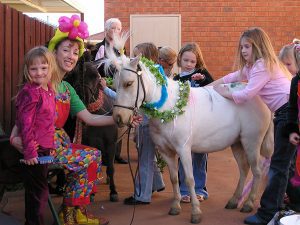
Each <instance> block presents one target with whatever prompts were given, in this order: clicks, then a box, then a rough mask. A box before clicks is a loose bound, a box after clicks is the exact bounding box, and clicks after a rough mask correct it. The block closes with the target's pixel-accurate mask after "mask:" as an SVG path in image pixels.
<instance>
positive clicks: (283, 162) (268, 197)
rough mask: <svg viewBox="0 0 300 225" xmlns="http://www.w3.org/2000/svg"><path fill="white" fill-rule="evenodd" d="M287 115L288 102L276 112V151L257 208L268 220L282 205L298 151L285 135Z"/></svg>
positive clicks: (263, 217) (261, 216)
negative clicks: (291, 165) (291, 166)
mask: <svg viewBox="0 0 300 225" xmlns="http://www.w3.org/2000/svg"><path fill="white" fill-rule="evenodd" d="M286 117H287V104H285V105H283V106H282V107H280V108H279V109H278V110H277V111H276V112H275V118H274V121H273V122H274V153H273V155H272V158H271V164H270V169H269V173H268V183H267V186H266V188H265V190H264V193H263V195H262V197H261V199H260V208H259V209H258V210H257V215H258V216H259V217H260V218H261V219H263V220H264V221H266V222H269V221H270V220H271V219H272V218H273V217H274V215H275V213H276V212H278V211H279V210H280V208H281V207H282V204H283V199H284V194H285V191H286V187H287V183H288V177H289V167H290V163H291V160H292V159H293V157H294V155H295V151H296V148H295V146H293V145H292V144H290V143H289V137H287V136H285V135H284V126H285V123H286V119H287V118H286Z"/></svg>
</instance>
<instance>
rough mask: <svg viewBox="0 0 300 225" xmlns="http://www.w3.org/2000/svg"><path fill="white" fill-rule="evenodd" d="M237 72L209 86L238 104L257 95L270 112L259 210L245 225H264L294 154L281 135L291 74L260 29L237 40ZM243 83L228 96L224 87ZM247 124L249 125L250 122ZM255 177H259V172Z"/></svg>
mask: <svg viewBox="0 0 300 225" xmlns="http://www.w3.org/2000/svg"><path fill="white" fill-rule="evenodd" d="M236 66H237V69H238V70H237V71H236V72H233V73H230V74H228V75H226V76H224V77H223V78H221V79H219V80H217V81H215V82H213V83H212V85H214V89H215V90H216V91H217V92H218V93H219V94H221V95H222V96H224V97H226V98H228V99H231V100H233V101H234V102H235V103H237V104H241V103H243V102H245V101H247V100H249V99H251V98H252V97H253V96H255V95H259V96H260V97H261V99H262V100H263V101H264V102H265V104H266V105H267V106H268V107H269V109H270V110H271V111H272V112H274V117H275V118H274V136H275V137H274V141H275V143H274V153H273V155H272V158H271V164H270V169H269V174H268V184H267V186H266V188H265V190H264V193H263V195H262V197H261V200H260V208H259V209H258V210H257V213H256V214H254V215H253V216H249V217H247V218H246V219H245V220H244V223H245V224H256V225H266V224H267V223H268V222H269V221H270V220H271V219H272V218H273V216H274V215H275V213H276V212H277V211H279V209H280V208H281V206H282V203H283V198H284V193H285V190H286V185H287V181H288V168H289V166H290V160H291V158H292V157H293V155H294V153H295V150H294V148H293V147H292V146H291V145H289V141H288V138H287V137H286V136H285V135H284V126H285V123H286V119H287V106H288V103H287V102H288V99H289V91H290V83H291V82H290V79H289V78H291V74H290V73H289V72H288V70H287V69H286V67H285V66H284V65H283V64H282V63H281V62H280V61H279V59H278V58H277V56H276V54H275V52H274V49H273V46H272V44H271V41H270V38H269V37H268V35H267V34H266V33H265V32H264V31H263V30H262V29H261V28H251V29H248V30H246V31H245V32H243V34H242V35H241V37H240V41H239V46H238V54H237V58H236ZM237 81H247V82H248V83H247V85H246V87H245V89H243V90H239V91H234V92H233V93H231V92H230V91H229V90H228V88H227V87H225V86H224V85H220V84H224V83H231V82H237ZM250 122H251V121H250ZM256 174H257V175H258V176H260V171H257V172H256Z"/></svg>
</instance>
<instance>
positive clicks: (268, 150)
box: [260, 115, 274, 158]
mask: <svg viewBox="0 0 300 225" xmlns="http://www.w3.org/2000/svg"><path fill="white" fill-rule="evenodd" d="M272 118H273V115H272V116H271V119H270V123H269V128H268V130H267V133H266V135H265V137H264V140H263V143H262V145H261V149H260V154H261V156H263V157H265V158H271V156H272V154H273V152H274V124H273V119H272Z"/></svg>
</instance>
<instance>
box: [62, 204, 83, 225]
mask: <svg viewBox="0 0 300 225" xmlns="http://www.w3.org/2000/svg"><path fill="white" fill-rule="evenodd" d="M58 218H59V220H60V223H61V224H63V225H78V223H77V222H76V220H75V209H74V207H69V206H62V209H61V210H60V212H59V214H58Z"/></svg>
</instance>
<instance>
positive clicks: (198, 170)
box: [178, 153, 208, 198]
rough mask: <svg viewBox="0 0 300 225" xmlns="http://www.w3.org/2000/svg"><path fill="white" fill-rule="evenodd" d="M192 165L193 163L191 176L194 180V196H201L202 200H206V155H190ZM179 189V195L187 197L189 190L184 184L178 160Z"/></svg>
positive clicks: (183, 175) (182, 172) (181, 167)
mask: <svg viewBox="0 0 300 225" xmlns="http://www.w3.org/2000/svg"><path fill="white" fill-rule="evenodd" d="M192 163H193V175H194V180H195V192H196V194H199V195H203V196H204V198H208V193H207V191H206V190H205V185H206V163H207V154H206V153H192ZM178 172H179V182H180V185H179V188H180V194H181V195H189V194H190V192H189V189H188V187H187V186H186V183H185V174H184V170H183V166H182V164H181V162H180V160H179V171H178Z"/></svg>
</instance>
